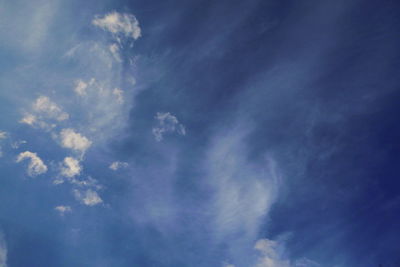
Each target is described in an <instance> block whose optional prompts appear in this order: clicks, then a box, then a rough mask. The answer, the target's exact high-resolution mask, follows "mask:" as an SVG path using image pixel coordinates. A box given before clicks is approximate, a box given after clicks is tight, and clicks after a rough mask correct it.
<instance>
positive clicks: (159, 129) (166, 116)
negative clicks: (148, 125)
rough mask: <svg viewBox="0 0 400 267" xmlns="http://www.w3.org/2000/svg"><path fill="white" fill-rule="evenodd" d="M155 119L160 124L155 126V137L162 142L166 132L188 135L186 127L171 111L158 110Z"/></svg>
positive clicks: (153, 131) (153, 130)
mask: <svg viewBox="0 0 400 267" xmlns="http://www.w3.org/2000/svg"><path fill="white" fill-rule="evenodd" d="M155 119H156V120H157V123H158V125H157V126H156V127H153V129H152V133H153V135H154V138H155V139H156V140H157V141H158V142H160V141H162V140H163V139H164V135H165V134H166V133H178V134H179V135H186V129H185V127H184V126H183V125H182V124H180V123H179V121H178V119H177V118H176V117H175V116H174V115H172V114H171V113H169V112H165V113H162V112H157V114H156V116H155Z"/></svg>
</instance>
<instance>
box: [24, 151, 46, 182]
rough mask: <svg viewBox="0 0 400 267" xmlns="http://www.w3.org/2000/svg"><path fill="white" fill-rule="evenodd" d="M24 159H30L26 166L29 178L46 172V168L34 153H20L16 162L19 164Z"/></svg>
mask: <svg viewBox="0 0 400 267" xmlns="http://www.w3.org/2000/svg"><path fill="white" fill-rule="evenodd" d="M24 159H30V162H29V165H28V174H29V175H30V176H36V175H39V174H43V173H45V172H47V166H46V165H45V164H44V163H43V161H42V160H41V159H40V158H39V157H38V156H37V154H36V153H32V152H30V151H25V152H22V153H20V154H19V155H18V157H17V162H21V161H23V160H24Z"/></svg>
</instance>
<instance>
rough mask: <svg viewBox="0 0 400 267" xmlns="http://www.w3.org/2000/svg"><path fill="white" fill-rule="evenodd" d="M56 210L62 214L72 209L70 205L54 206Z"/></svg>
mask: <svg viewBox="0 0 400 267" xmlns="http://www.w3.org/2000/svg"><path fill="white" fill-rule="evenodd" d="M54 209H55V210H56V211H58V212H59V213H60V215H61V216H64V214H65V213H68V212H71V211H72V209H71V207H70V206H57V207H55V208H54Z"/></svg>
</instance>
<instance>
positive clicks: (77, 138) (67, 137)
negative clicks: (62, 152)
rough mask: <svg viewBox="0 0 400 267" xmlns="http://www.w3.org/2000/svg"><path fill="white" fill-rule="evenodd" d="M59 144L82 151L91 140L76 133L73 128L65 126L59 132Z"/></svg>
mask: <svg viewBox="0 0 400 267" xmlns="http://www.w3.org/2000/svg"><path fill="white" fill-rule="evenodd" d="M60 138H61V146H62V147H65V148H69V149H72V150H76V151H80V152H81V153H84V152H85V151H86V150H87V149H88V148H89V147H90V146H91V145H92V142H91V141H90V140H89V139H88V138H86V137H85V136H83V135H81V134H79V133H77V132H75V131H74V129H71V128H67V129H63V130H61V132H60Z"/></svg>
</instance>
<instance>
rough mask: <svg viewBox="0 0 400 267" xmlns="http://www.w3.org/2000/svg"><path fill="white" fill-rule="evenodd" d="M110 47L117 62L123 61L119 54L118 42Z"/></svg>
mask: <svg viewBox="0 0 400 267" xmlns="http://www.w3.org/2000/svg"><path fill="white" fill-rule="evenodd" d="M108 48H109V49H110V52H111V54H112V55H113V57H114V59H115V60H116V61H117V62H122V59H121V56H120V55H119V46H118V44H112V45H110V46H109V47H108Z"/></svg>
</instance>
